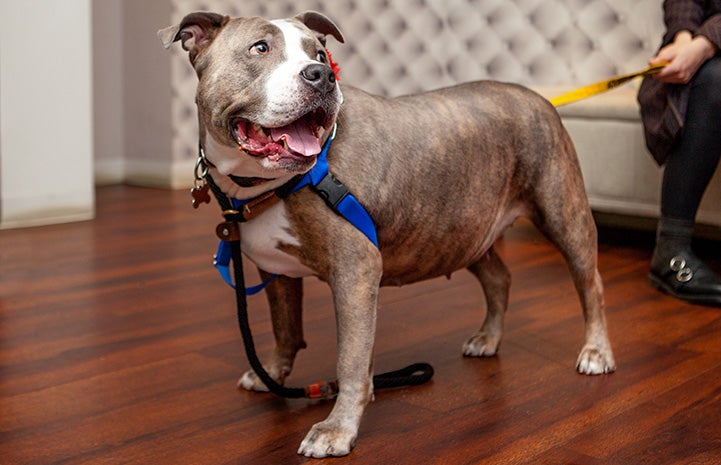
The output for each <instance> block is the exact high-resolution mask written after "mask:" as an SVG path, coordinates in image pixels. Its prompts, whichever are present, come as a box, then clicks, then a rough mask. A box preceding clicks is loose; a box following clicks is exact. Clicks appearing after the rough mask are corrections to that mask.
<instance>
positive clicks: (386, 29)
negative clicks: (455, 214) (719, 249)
mask: <svg viewBox="0 0 721 465" xmlns="http://www.w3.org/2000/svg"><path fill="white" fill-rule="evenodd" d="M661 4H662V1H661V0H633V1H629V0H264V1H260V0H243V1H238V0H233V1H229V0H173V15H174V17H173V20H174V21H179V20H180V19H181V18H182V16H183V15H184V14H185V13H187V12H190V11H195V10H213V11H217V12H221V13H226V14H230V15H233V16H253V15H260V16H264V17H269V18H279V17H286V16H292V15H294V14H296V13H298V12H300V11H303V10H307V9H313V10H317V11H321V12H323V13H325V14H326V15H328V16H329V17H331V18H332V19H333V20H334V21H335V22H336V23H337V24H338V26H339V27H340V29H341V30H342V31H343V33H344V35H345V37H346V42H347V43H346V44H345V45H341V44H337V43H335V42H333V41H332V40H331V41H330V43H329V48H330V50H331V52H332V53H333V56H334V58H335V60H336V61H337V62H338V63H339V64H340V66H341V80H342V83H347V84H352V85H354V86H357V87H360V88H362V89H365V90H367V91H370V92H373V93H378V94H383V95H391V96H392V95H400V94H405V93H411V92H417V91H422V90H428V89H432V88H436V87H440V86H444V85H450V84H454V83H458V82H463V81H468V80H475V79H496V80H501V81H510V82H517V83H521V84H524V85H528V86H530V87H532V88H534V89H536V90H537V91H539V92H540V93H541V94H543V95H545V96H547V97H552V96H555V95H557V94H560V93H561V92H562V91H564V90H570V89H572V88H574V87H577V86H580V85H584V84H589V83H592V82H595V81H599V80H602V79H607V78H610V77H612V76H615V75H617V74H620V73H626V72H631V71H634V70H636V69H640V68H642V67H644V66H645V65H646V62H647V60H648V58H649V57H651V56H652V55H653V54H654V53H655V51H656V48H657V47H658V44H659V42H660V39H661V35H662V33H663V20H662V8H661ZM172 74H173V78H172V79H173V87H174V94H173V95H174V101H173V112H174V116H173V117H174V126H175V128H176V130H175V134H176V136H175V140H174V145H173V146H174V150H175V151H176V153H175V154H174V155H175V156H176V157H182V158H188V159H192V158H194V157H195V144H196V142H195V134H196V132H194V125H195V124H196V123H195V111H194V108H193V107H192V102H193V92H194V87H195V76H194V74H193V72H192V70H191V69H190V67H189V66H188V64H187V61H186V57H185V56H184V55H183V54H182V53H181V52H180V51H179V50H178V49H177V48H176V49H175V52H174V57H173V67H172ZM637 86H638V83H631V84H627V85H626V86H625V87H622V88H618V89H614V90H612V91H609V92H608V93H606V94H603V95H600V96H597V97H593V98H591V99H589V100H586V101H583V102H578V103H574V104H571V105H568V106H564V107H561V108H560V109H559V112H560V114H561V116H562V117H563V119H564V122H565V124H566V127H567V128H568V130H569V132H570V133H571V136H572V137H573V140H574V142H575V144H576V148H577V151H578V154H579V158H580V161H581V167H582V170H583V173H584V178H585V181H586V188H587V192H588V195H589V199H590V202H591V206H592V207H593V209H594V210H596V211H597V212H600V213H607V214H608V213H610V214H621V215H632V216H634V217H646V218H653V217H655V216H657V212H658V199H659V189H660V176H661V171H660V169H659V168H658V167H657V166H656V165H655V163H654V162H653V161H652V159H651V157H650V156H649V155H648V154H647V152H646V149H645V145H644V141H643V135H642V129H641V124H640V120H639V115H638V106H637V104H636V89H637ZM719 199H721V178H720V177H719V175H718V174H717V175H716V177H715V178H714V180H713V181H712V186H711V188H710V189H709V192H708V193H707V195H706V198H705V199H704V202H703V203H702V207H701V211H700V212H699V221H700V222H703V223H707V224H710V225H714V226H721V202H719Z"/></svg>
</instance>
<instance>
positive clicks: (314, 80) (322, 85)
mask: <svg viewBox="0 0 721 465" xmlns="http://www.w3.org/2000/svg"><path fill="white" fill-rule="evenodd" d="M300 77H301V78H303V80H304V81H305V82H307V83H308V84H310V85H311V86H312V87H313V88H314V89H316V90H319V91H320V92H324V93H325V92H330V91H331V90H333V88H334V86H335V73H334V72H333V70H332V69H331V68H330V67H329V66H327V65H323V64H320V63H313V64H312V65H308V66H306V67H305V68H304V69H303V71H301V72H300Z"/></svg>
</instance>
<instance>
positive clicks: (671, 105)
mask: <svg viewBox="0 0 721 465" xmlns="http://www.w3.org/2000/svg"><path fill="white" fill-rule="evenodd" d="M663 10H664V21H665V23H666V33H665V34H664V36H663V42H662V44H661V47H664V46H666V45H668V44H670V43H671V42H673V39H674V37H675V36H676V34H677V33H678V32H680V31H683V30H686V31H690V32H691V33H692V34H693V35H694V36H696V35H703V36H705V37H706V38H708V39H709V40H710V41H711V42H712V43H713V44H714V45H716V47H717V48H719V49H721V0H665V1H664V2H663ZM718 57H719V54H718V53H717V54H716V59H718ZM689 90H690V85H689V84H666V83H663V82H660V81H657V80H656V79H653V78H652V77H646V78H645V79H644V81H643V83H642V84H641V88H640V89H639V92H638V102H639V104H640V105H641V120H642V121H643V125H644V131H645V136H646V145H647V146H648V149H649V151H650V152H651V154H652V155H653V157H654V158H655V159H656V161H657V162H658V163H659V164H660V165H662V164H663V163H664V162H665V161H666V158H667V157H668V153H669V151H670V150H671V147H672V145H673V143H674V142H675V141H676V138H677V137H678V135H679V134H680V132H681V129H683V124H684V120H685V117H686V108H687V107H688V96H689Z"/></svg>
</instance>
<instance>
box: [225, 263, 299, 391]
mask: <svg viewBox="0 0 721 465" xmlns="http://www.w3.org/2000/svg"><path fill="white" fill-rule="evenodd" d="M259 271H260V277H261V279H262V280H264V281H265V280H266V279H268V278H269V277H270V274H269V273H266V272H265V271H263V270H260V269H259ZM266 295H267V296H268V304H269V305H270V317H271V321H272V323H273V335H274V336H275V349H274V350H273V355H272V357H271V359H270V362H269V363H266V364H264V365H263V366H264V367H265V369H266V371H267V372H268V374H269V375H270V377H271V378H273V380H275V381H276V382H277V383H278V384H283V382H284V381H285V378H286V377H287V376H288V375H289V374H290V371H291V370H292V368H293V362H294V361H295V356H296V354H297V353H298V351H299V350H300V349H304V348H305V347H306V345H305V341H304V340H303V279H302V278H289V277H287V276H278V277H276V278H275V279H273V280H272V281H271V282H270V283H269V284H268V286H267V287H266ZM238 387H242V388H244V389H247V390H249V391H267V390H268V388H267V387H266V386H265V384H264V383H263V381H261V380H260V378H258V375H256V374H255V372H254V371H253V370H248V371H247V372H246V373H245V374H244V375H243V376H242V377H241V378H240V380H238Z"/></svg>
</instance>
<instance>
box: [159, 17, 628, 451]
mask: <svg viewBox="0 0 721 465" xmlns="http://www.w3.org/2000/svg"><path fill="white" fill-rule="evenodd" d="M158 36H159V37H160V39H161V41H162V42H163V44H164V46H165V47H166V48H168V47H170V46H171V45H172V43H173V42H176V41H180V42H181V43H182V47H183V49H185V50H186V51H187V52H188V55H189V59H190V63H191V64H192V66H193V67H194V69H195V71H196V74H197V76H198V87H197V95H196V103H197V108H198V119H199V128H200V143H201V146H202V147H203V149H204V153H205V156H206V158H207V160H208V166H209V174H210V176H211V177H212V179H213V181H214V182H215V184H216V185H217V186H218V187H219V188H220V189H221V190H222V191H223V192H224V193H225V194H226V195H227V196H228V197H231V198H236V199H241V200H248V199H256V198H259V197H260V196H263V195H264V194H267V193H269V192H273V191H276V190H278V189H282V188H283V186H285V185H286V184H287V183H289V182H291V181H292V180H293V179H295V178H296V176H298V175H302V174H304V173H306V172H308V171H309V170H310V169H311V168H312V167H313V166H314V165H315V164H316V162H317V160H318V156H319V153H320V152H321V149H322V147H324V146H325V144H326V143H328V140H329V139H330V138H331V137H332V135H333V132H334V128H335V131H336V134H335V138H334V140H333V142H332V145H331V146H330V149H329V152H328V154H327V162H328V165H329V167H330V171H331V172H332V174H333V175H334V176H335V177H336V178H337V179H338V180H339V181H340V182H342V184H343V185H345V186H346V187H347V189H348V190H349V192H350V193H352V195H353V196H354V197H355V198H356V199H357V200H358V202H359V203H360V204H361V205H362V207H364V208H365V210H366V211H367V213H368V214H369V215H370V217H371V218H372V220H373V223H374V225H375V230H376V233H377V242H378V246H377V247H376V246H375V245H374V244H373V242H372V241H371V240H369V238H368V236H367V235H366V234H364V233H363V232H362V231H360V230H359V229H358V228H356V227H355V226H353V225H352V224H351V223H350V222H349V221H347V220H346V219H345V218H343V217H341V216H340V215H338V214H336V212H334V211H333V210H332V209H331V208H329V207H328V206H327V204H326V202H325V201H324V199H322V198H321V197H320V196H319V195H317V193H315V192H313V191H312V190H311V189H301V190H298V191H297V192H294V193H292V194H290V195H286V196H284V197H283V198H282V199H281V200H280V201H277V202H275V203H273V204H272V205H269V206H266V207H265V208H264V210H265V211H263V212H262V213H261V214H260V215H258V216H257V217H256V218H254V219H253V220H251V221H248V222H245V223H242V224H241V249H242V251H243V254H244V255H245V256H246V257H248V258H249V259H250V260H251V261H253V262H254V263H255V264H256V265H257V267H258V268H259V269H260V270H261V274H262V276H264V277H265V276H268V275H269V274H270V273H273V274H277V275H279V277H278V278H277V279H275V280H274V281H272V282H271V283H270V284H269V285H268V287H267V293H268V299H269V302H270V307H271V317H272V322H273V331H274V335H275V339H276V347H275V349H274V352H273V354H272V356H271V358H270V360H268V361H267V362H266V363H265V365H264V366H265V367H266V369H267V371H268V373H270V375H271V377H272V378H273V379H274V380H276V381H277V382H278V383H283V382H284V380H285V379H286V377H287V376H288V375H289V374H290V372H291V368H292V366H293V361H294V359H295V356H296V354H297V352H298V351H299V350H300V349H302V348H304V347H305V342H304V338H303V333H302V323H301V295H302V279H303V277H306V276H317V277H318V278H320V279H321V280H323V281H325V282H327V283H328V284H329V286H330V289H331V292H332V296H333V300H334V304H335V312H336V320H337V321H336V323H337V329H338V334H337V339H338V341H337V342H338V358H337V375H338V386H339V392H338V396H337V399H336V401H335V404H334V407H333V409H332V411H331V413H330V414H329V416H328V417H327V418H326V419H325V420H324V421H322V422H319V423H317V424H315V425H314V426H313V427H312V428H311V430H310V431H309V432H308V434H307V436H306V437H305V439H304V440H303V441H302V443H301V445H300V448H299V450H298V453H299V454H302V455H305V456H308V457H326V456H342V455H346V454H348V453H349V452H350V450H351V449H352V447H353V446H354V444H355V441H356V436H357V433H358V427H359V424H360V421H361V417H362V415H363V412H364V410H365V407H366V406H367V404H368V403H369V402H370V401H371V400H372V398H373V381H372V374H373V359H372V357H373V345H374V338H375V326H376V310H377V300H378V293H379V288H380V286H386V285H395V286H399V285H403V284H408V283H414V282H418V281H421V280H425V279H430V278H434V277H438V276H443V275H450V274H451V273H452V272H454V271H456V270H459V269H463V268H466V269H468V270H469V271H470V272H471V273H473V274H474V275H475V276H476V277H477V278H478V280H479V281H480V283H481V284H482V287H483V290H484V292H485V295H486V303H487V310H486V317H485V320H484V322H483V324H482V326H481V328H480V329H479V330H478V331H477V332H476V333H475V334H473V335H472V336H471V337H470V338H469V339H468V340H467V341H466V342H465V344H464V345H463V354H464V355H465V356H473V357H488V356H492V355H494V354H496V352H497V351H498V347H499V343H500V341H501V335H502V329H503V317H504V312H505V310H506V307H507V305H508V294H509V286H510V273H509V271H508V269H507V268H506V266H505V265H504V263H503V262H502V260H501V258H500V257H499V256H498V254H497V253H496V252H495V251H494V242H495V241H496V239H498V238H499V237H501V236H502V234H503V232H504V230H505V229H506V228H507V227H508V226H510V225H511V224H512V223H513V222H514V221H515V220H516V219H517V218H519V217H521V216H525V217H528V218H530V220H531V221H532V222H533V223H534V224H535V226H536V227H537V228H538V229H539V230H540V231H541V232H543V233H544V234H545V235H546V236H547V237H548V238H549V240H550V241H551V242H552V243H553V244H554V245H555V246H556V247H557V248H558V249H559V250H560V252H561V254H562V255H563V257H564V258H565V260H566V261H567V263H568V267H569V270H570V273H571V276H572V278H573V282H574V284H575V287H576V289H577V291H578V295H579V298H580V301H581V307H582V309H583V316H584V320H585V325H586V326H585V342H584V345H583V347H582V349H581V351H580V354H579V356H578V361H577V371H578V372H580V373H582V374H588V375H596V374H603V373H609V372H612V371H614V370H615V362H614V358H613V353H612V350H611V346H610V343H609V339H608V336H607V330H606V321H605V315H604V301H603V284H602V281H601V277H600V274H599V272H598V269H597V244H596V241H597V232H596V227H595V224H594V221H593V218H592V215H591V211H590V208H589V205H588V200H587V197H586V193H585V189H584V184H583V179H582V175H581V171H580V168H579V164H578V160H577V156H576V152H575V149H574V146H573V143H572V142H571V139H570V137H569V135H568V133H567V132H566V130H565V129H564V127H563V125H562V123H561V120H560V118H559V115H558V113H557V112H556V110H555V108H554V107H553V106H552V105H551V104H550V103H549V102H548V101H547V100H545V99H544V98H542V97H541V96H539V95H538V94H536V93H534V92H532V91H531V90H528V89H526V88H524V87H522V86H518V85H514V84H507V83H499V82H494V81H478V82H472V83H466V84H460V85H457V86H454V87H449V88H444V89H439V90H435V91H430V92H426V93H422V94H418V95H408V96H403V97H398V98H392V99H388V98H383V97H379V96H374V95H370V94H368V93H366V92H363V91H361V90H359V89H356V88H352V87H350V86H345V85H344V86H342V87H341V86H340V85H339V83H338V80H337V79H336V75H335V72H334V69H333V67H332V60H331V59H330V58H329V56H328V52H327V50H326V38H327V37H328V36H330V37H333V38H335V39H336V40H337V41H338V42H341V43H343V42H344V38H343V35H342V34H341V32H340V31H339V29H338V27H337V26H336V25H335V24H334V23H333V22H332V21H331V20H330V19H328V18H327V17H326V16H324V15H322V14H320V13H317V12H312V11H310V12H305V13H302V14H300V15H298V16H295V17H293V18H288V19H281V20H273V21H269V20H266V19H262V18H257V17H254V18H229V17H227V16H222V15H219V14H215V13H208V12H197V13H191V14H189V15H187V16H186V17H185V18H184V19H183V20H182V21H181V23H180V24H178V25H175V26H172V27H169V28H166V29H163V30H160V31H158ZM239 385H240V386H242V387H244V388H246V389H249V390H257V391H263V390H265V389H266V388H265V386H264V385H263V383H262V382H261V381H260V380H259V378H258V377H257V376H256V375H255V373H253V372H252V371H249V372H248V373H246V374H245V375H243V377H242V378H241V380H240V381H239Z"/></svg>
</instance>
